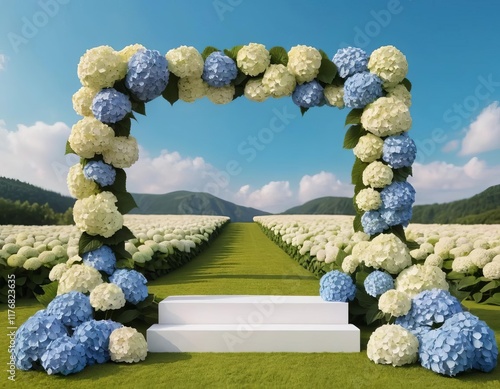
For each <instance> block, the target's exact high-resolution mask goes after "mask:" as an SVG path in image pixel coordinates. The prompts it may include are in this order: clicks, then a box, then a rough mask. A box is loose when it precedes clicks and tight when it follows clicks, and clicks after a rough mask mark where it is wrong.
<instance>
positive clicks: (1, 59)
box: [0, 54, 7, 71]
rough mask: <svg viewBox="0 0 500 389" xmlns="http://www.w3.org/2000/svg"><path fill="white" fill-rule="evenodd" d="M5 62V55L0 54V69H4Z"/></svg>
mask: <svg viewBox="0 0 500 389" xmlns="http://www.w3.org/2000/svg"><path fill="white" fill-rule="evenodd" d="M6 63H7V56H6V55H5V54H0V71H2V70H5V64H6Z"/></svg>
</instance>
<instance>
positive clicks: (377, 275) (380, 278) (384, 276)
mask: <svg viewBox="0 0 500 389" xmlns="http://www.w3.org/2000/svg"><path fill="white" fill-rule="evenodd" d="M363 285H364V287H365V290H366V293H368V294H369V295H370V296H372V297H377V296H380V295H381V294H383V293H385V292H387V291H388V290H390V289H394V279H393V278H392V276H391V275H390V274H389V273H386V272H384V271H380V270H375V271H374V272H371V273H370V274H368V276H367V277H366V278H365V281H364V283H363Z"/></svg>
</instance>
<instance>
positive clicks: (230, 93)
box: [207, 85, 235, 104]
mask: <svg viewBox="0 0 500 389" xmlns="http://www.w3.org/2000/svg"><path fill="white" fill-rule="evenodd" d="M234 92H235V88H234V85H226V86H221V87H214V86H208V88H207V97H208V99H209V100H210V101H211V102H212V103H214V104H228V103H230V102H231V101H233V98H234Z"/></svg>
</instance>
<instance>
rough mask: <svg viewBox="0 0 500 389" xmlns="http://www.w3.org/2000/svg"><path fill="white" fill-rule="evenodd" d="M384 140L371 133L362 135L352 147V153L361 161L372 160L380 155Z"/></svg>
mask: <svg viewBox="0 0 500 389" xmlns="http://www.w3.org/2000/svg"><path fill="white" fill-rule="evenodd" d="M383 147H384V141H383V140H382V139H381V138H380V137H378V136H375V135H373V134H367V135H363V136H362V137H360V138H359V141H358V143H357V144H356V146H355V147H354V149H353V152H354V155H355V156H356V157H358V158H359V159H360V160H361V161H363V162H373V161H375V160H377V159H379V158H380V157H381V156H382V149H383Z"/></svg>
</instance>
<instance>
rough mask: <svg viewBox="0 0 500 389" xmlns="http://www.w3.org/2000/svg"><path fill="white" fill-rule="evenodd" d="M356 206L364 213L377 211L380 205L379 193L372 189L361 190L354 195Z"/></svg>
mask: <svg viewBox="0 0 500 389" xmlns="http://www.w3.org/2000/svg"><path fill="white" fill-rule="evenodd" d="M356 205H357V206H358V208H359V209H361V210H362V211H365V212H366V211H371V210H374V209H379V208H380V206H381V205H382V199H381V198H380V192H378V191H376V190H375V189H372V188H366V189H361V190H360V191H359V192H358V194H357V195H356Z"/></svg>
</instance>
